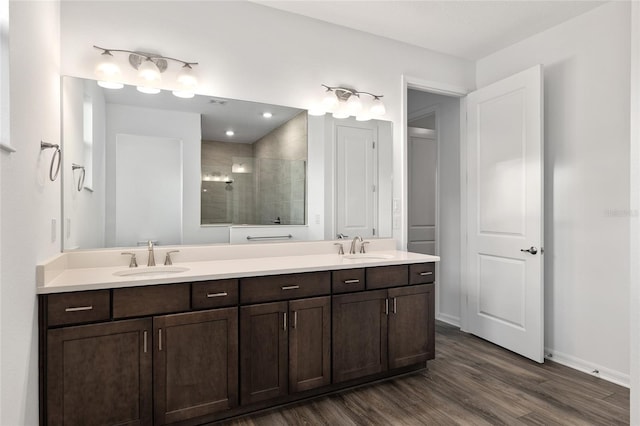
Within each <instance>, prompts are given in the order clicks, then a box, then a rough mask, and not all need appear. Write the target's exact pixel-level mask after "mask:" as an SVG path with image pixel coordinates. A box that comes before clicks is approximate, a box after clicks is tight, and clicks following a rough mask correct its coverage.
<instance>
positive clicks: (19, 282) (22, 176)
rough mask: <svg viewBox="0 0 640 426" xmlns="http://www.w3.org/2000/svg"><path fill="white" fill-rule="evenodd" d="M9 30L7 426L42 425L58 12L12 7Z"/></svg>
mask: <svg viewBox="0 0 640 426" xmlns="http://www.w3.org/2000/svg"><path fill="white" fill-rule="evenodd" d="M10 27H11V37H10V49H11V52H10V60H11V82H10V84H11V144H12V145H13V146H14V147H15V148H16V149H17V152H15V153H13V154H8V153H6V152H1V153H0V170H1V171H0V173H1V177H0V182H2V187H1V188H0V207H1V211H0V233H1V235H2V240H1V241H0V252H1V253H2V259H1V260H0V262H1V265H0V294H1V297H0V300H1V303H2V306H1V309H0V339H1V340H0V354H1V355H0V357H1V358H2V364H1V365H0V377H1V382H2V389H1V390H0V401H1V407H2V412H1V413H0V424H2V425H37V424H38V333H37V303H36V286H35V265H36V263H37V262H38V261H40V260H43V259H47V258H49V257H51V256H53V255H55V254H56V253H58V252H59V251H60V235H59V229H60V181H56V182H55V183H54V182H50V181H49V178H48V173H49V160H50V158H51V154H52V152H51V150H47V151H44V152H40V140H44V141H47V142H51V143H59V142H60V141H59V138H60V112H59V111H60V103H59V100H60V77H59V72H58V70H59V53H60V51H59V44H58V34H59V31H60V28H59V5H58V3H56V2H11V3H10ZM58 179H59V178H58ZM52 219H54V220H56V227H55V228H54V230H55V231H56V232H55V238H52V227H51V225H52V224H51V220H52Z"/></svg>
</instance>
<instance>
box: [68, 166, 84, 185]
mask: <svg viewBox="0 0 640 426" xmlns="http://www.w3.org/2000/svg"><path fill="white" fill-rule="evenodd" d="M77 169H80V177H79V178H78V186H77V188H76V189H77V190H78V192H80V191H82V185H84V175H85V169H84V166H81V165H79V164H76V163H71V170H73V171H74V172H75V171H76V170H77Z"/></svg>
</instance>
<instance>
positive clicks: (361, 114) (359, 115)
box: [356, 111, 371, 121]
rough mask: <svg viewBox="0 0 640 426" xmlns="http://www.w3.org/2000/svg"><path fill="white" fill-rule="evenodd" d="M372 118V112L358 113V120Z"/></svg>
mask: <svg viewBox="0 0 640 426" xmlns="http://www.w3.org/2000/svg"><path fill="white" fill-rule="evenodd" d="M369 120H371V114H369V112H368V111H360V113H359V114H358V115H356V121H369Z"/></svg>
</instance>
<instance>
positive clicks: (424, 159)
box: [407, 127, 438, 255]
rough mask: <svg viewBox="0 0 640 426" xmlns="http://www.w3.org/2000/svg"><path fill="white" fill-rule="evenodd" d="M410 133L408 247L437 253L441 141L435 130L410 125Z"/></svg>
mask: <svg viewBox="0 0 640 426" xmlns="http://www.w3.org/2000/svg"><path fill="white" fill-rule="evenodd" d="M408 135H409V138H408V141H409V146H408V154H409V156H408V158H409V161H408V166H409V170H408V171H409V198H408V207H409V210H408V220H409V229H408V237H409V240H408V243H407V249H408V250H409V251H411V252H414V253H423V254H431V255H436V218H437V214H436V212H437V176H438V174H437V167H438V142H437V140H436V135H435V131H434V130H429V129H419V128H414V127H410V128H408Z"/></svg>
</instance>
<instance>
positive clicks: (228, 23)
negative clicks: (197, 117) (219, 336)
mask: <svg viewBox="0 0 640 426" xmlns="http://www.w3.org/2000/svg"><path fill="white" fill-rule="evenodd" d="M149 4H150V3H149V2H126V3H122V2H93V1H92V2H63V3H62V5H61V14H62V38H61V45H62V46H63V48H62V73H63V74H67V75H74V76H79V77H83V78H95V77H94V74H93V70H94V67H95V64H96V61H97V59H98V57H99V51H97V50H96V49H94V48H92V45H94V44H96V45H99V46H102V47H111V48H124V49H143V50H144V49H147V50H155V51H159V52H161V53H163V54H165V55H168V56H177V57H179V58H181V59H185V60H194V61H198V62H199V63H200V65H198V66H197V67H196V72H197V73H198V77H199V81H200V89H199V92H200V93H203V94H210V95H216V96H222V97H229V98H236V99H245V100H254V101H258V102H266V103H274V104H281V105H288V106H294V107H300V108H308V107H309V106H310V105H311V103H312V101H317V100H319V99H320V97H321V94H322V88H321V87H320V84H321V83H324V84H329V85H341V84H342V85H349V86H354V87H356V88H358V89H360V90H366V91H372V92H375V93H382V94H384V101H385V104H386V105H387V111H388V113H387V115H386V117H385V119H387V120H391V121H393V122H394V123H398V120H399V117H400V102H401V92H402V88H401V84H400V81H401V76H402V75H403V74H406V75H412V76H416V77H418V78H422V79H425V80H429V81H439V82H443V83H446V84H450V85H454V86H460V87H469V88H472V87H473V85H474V75H473V73H474V69H473V64H472V63H470V62H469V61H465V60H462V59H458V58H454V57H451V56H448V55H442V54H438V53H434V52H430V51H427V50H424V49H420V48H417V47H413V46H409V45H405V44H402V43H398V42H394V41H391V40H388V39H385V38H382V37H376V36H372V35H368V34H365V33H361V32H358V31H354V30H349V29H345V28H341V27H338V26H334V25H331V24H327V23H324V22H320V21H316V20H313V19H309V18H305V17H302V16H298V15H293V14H289V13H286V12H282V11H278V10H274V9H270V8H267V7H264V6H261V5H257V4H252V3H248V2H171V1H166V2H154V3H153V19H149V13H150V12H149V11H150V9H149ZM116 22H117V31H115V30H114V29H115V28H114V23H116ZM185 23H188V24H186V25H185ZM121 60H122V61H123V62H125V61H126V57H122V58H121ZM265 64H267V66H265ZM123 69H124V68H123ZM125 71H126V72H128V74H126V75H124V78H125V80H126V81H125V82H128V83H133V82H134V73H133V71H134V70H133V69H131V70H126V69H125ZM171 80H172V78H171V76H170V75H169V71H167V73H166V75H165V76H164V77H163V86H164V88H171ZM400 128H401V126H397V125H394V126H393V140H394V151H393V159H394V160H393V161H394V170H393V174H394V176H397V177H399V176H402V173H401V171H402V145H401V139H400ZM401 185H402V179H400V178H397V179H394V180H393V190H394V194H398V195H397V196H395V197H396V198H401V195H400V194H402V191H401V189H402V187H401ZM400 229H402V226H399V227H398V230H396V231H399V230H400ZM398 237H399V235H398Z"/></svg>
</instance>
